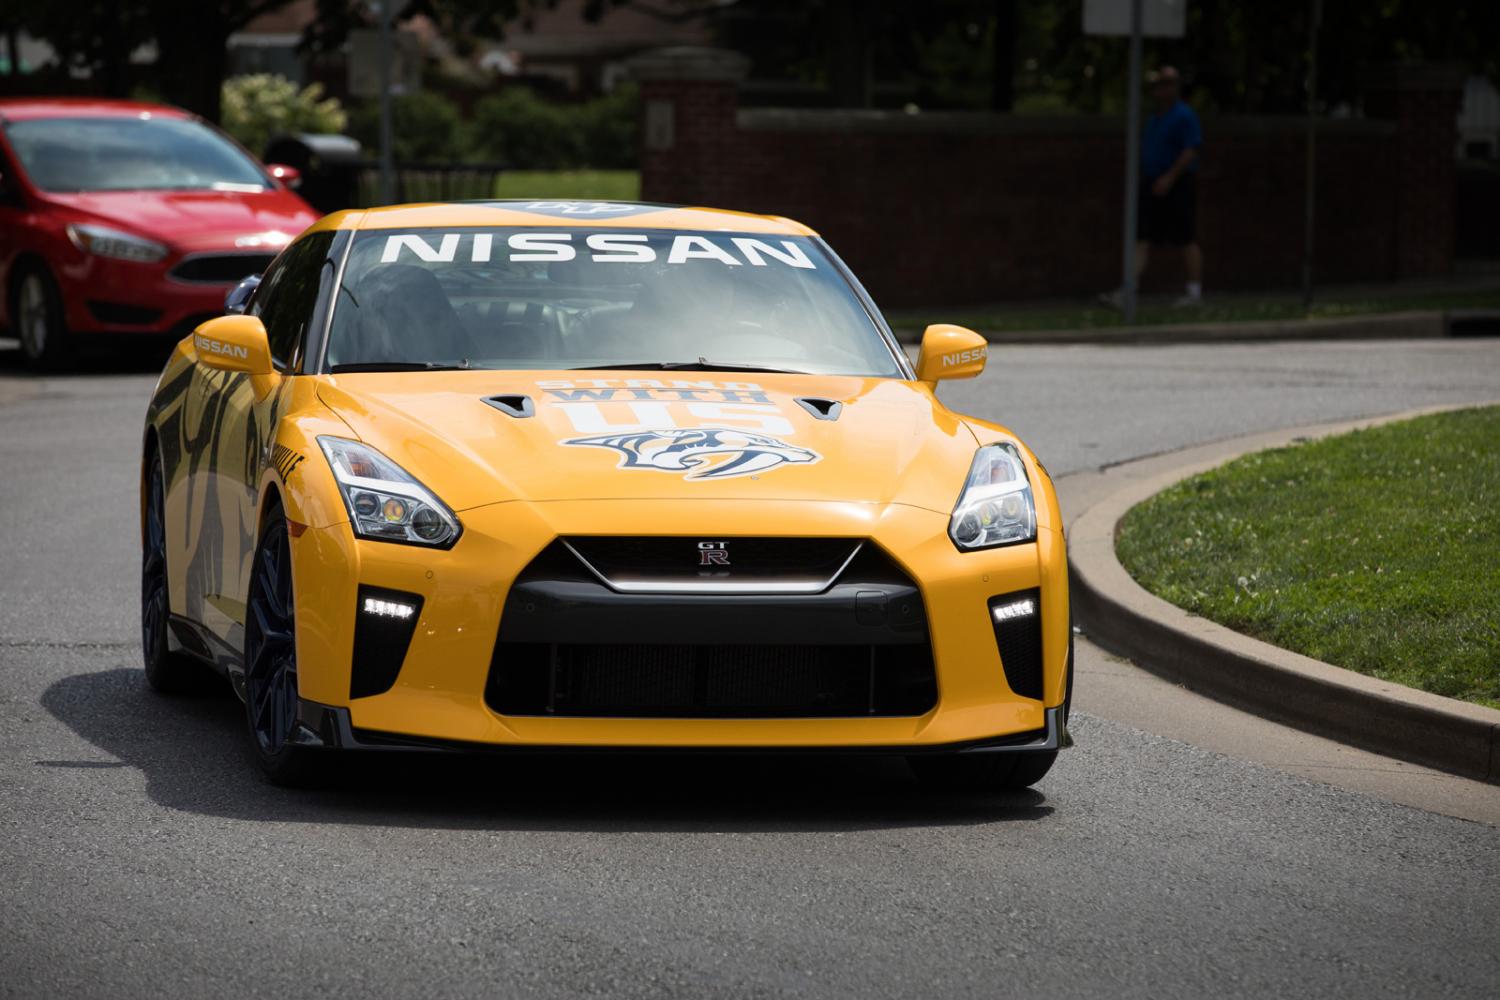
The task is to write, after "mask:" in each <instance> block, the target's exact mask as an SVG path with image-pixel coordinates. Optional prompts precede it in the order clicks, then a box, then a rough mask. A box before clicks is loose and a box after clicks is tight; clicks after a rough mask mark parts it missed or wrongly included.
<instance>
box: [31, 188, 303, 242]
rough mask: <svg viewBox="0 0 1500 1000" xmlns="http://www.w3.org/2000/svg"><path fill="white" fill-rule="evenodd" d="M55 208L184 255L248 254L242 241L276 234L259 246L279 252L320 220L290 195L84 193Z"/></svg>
mask: <svg viewBox="0 0 1500 1000" xmlns="http://www.w3.org/2000/svg"><path fill="white" fill-rule="evenodd" d="M47 199H48V200H49V201H51V202H53V203H54V204H57V205H62V206H66V207H68V208H71V209H74V210H76V211H79V212H84V213H87V214H89V215H91V216H94V217H95V218H97V219H98V220H99V222H100V223H101V224H103V225H114V226H118V227H120V228H121V229H124V230H126V231H128V232H132V233H138V234H140V235H141V236H145V237H148V238H150V239H154V240H160V241H161V242H163V243H166V244H167V245H169V246H171V247H173V248H175V249H178V250H182V251H187V252H191V251H200V250H236V249H238V250H247V249H255V248H256V246H255V244H253V243H250V242H237V241H246V240H249V239H252V238H255V237H262V238H264V237H266V236H267V235H268V234H272V233H280V234H282V235H283V236H285V239H279V240H278V239H276V238H271V239H269V240H265V241H263V242H262V243H261V246H263V247H264V248H265V249H267V250H280V249H281V247H282V246H284V245H285V244H286V243H287V241H289V240H291V239H292V238H293V237H295V236H296V235H297V234H298V233H300V232H302V230H304V229H306V228H307V227H308V226H310V225H312V224H313V223H314V222H316V221H317V219H318V214H317V213H316V212H314V211H313V210H312V209H311V208H310V207H308V204H307V202H305V201H303V200H302V199H301V198H299V197H297V196H296V195H295V194H292V193H291V192H290V191H256V192H249V193H247V192H239V191H87V192H80V193H76V194H49V195H48V196H47Z"/></svg>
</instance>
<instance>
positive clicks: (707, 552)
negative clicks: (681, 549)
mask: <svg viewBox="0 0 1500 1000" xmlns="http://www.w3.org/2000/svg"><path fill="white" fill-rule="evenodd" d="M698 565H699V566H728V565H729V546H728V545H727V544H726V543H724V542H699V543H698Z"/></svg>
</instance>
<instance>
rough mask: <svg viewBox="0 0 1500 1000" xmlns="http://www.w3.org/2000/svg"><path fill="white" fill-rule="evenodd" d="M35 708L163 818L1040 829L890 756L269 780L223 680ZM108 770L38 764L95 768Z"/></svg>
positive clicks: (102, 689)
mask: <svg viewBox="0 0 1500 1000" xmlns="http://www.w3.org/2000/svg"><path fill="white" fill-rule="evenodd" d="M41 700H42V705H43V707H45V708H46V709H47V711H48V712H50V713H51V714H52V715H53V716H54V717H56V718H57V719H58V720H60V721H61V722H63V723H64V724H66V725H67V726H68V727H69V728H71V729H72V730H73V731H74V732H76V733H77V734H78V735H79V736H81V737H83V738H84V739H86V740H88V741H89V742H90V743H92V744H93V745H94V746H96V747H98V748H99V749H100V750H102V751H103V752H104V753H106V754H108V755H110V756H112V757H115V758H117V760H118V761H119V762H121V763H122V764H123V765H126V766H130V767H137V768H140V770H141V771H142V772H144V774H145V776H146V789H147V794H149V795H150V797H151V799H152V800H153V801H154V802H156V803H157V804H159V805H162V806H166V807H168V808H172V809H182V810H186V811H189V812H195V813H203V814H206V815H213V816H225V817H229V818H233V819H247V820H273V821H282V822H314V823H348V824H357V825H365V824H368V825H379V826H420V827H435V828H450V829H515V830H570V831H574V830H583V831H599V832H638V831H684V832H757V831H801V830H811V831H823V830H826V831H839V830H854V829H869V828H877V829H878V828H891V827H907V826H962V825H974V824H983V823H994V822H1003V821H1011V820H1038V819H1044V818H1045V817H1047V816H1049V815H1050V814H1051V813H1052V807H1051V806H1049V805H1046V804H1045V803H1046V797H1045V796H1044V795H1042V794H1041V793H1040V792H1037V791H1034V790H1030V791H1025V792H1017V793H1011V794H1005V795H973V796H966V795H955V794H951V793H937V792H932V791H929V790H927V789H924V788H923V787H922V786H920V785H918V784H917V783H916V782H915V781H914V780H913V779H912V778H911V776H910V773H909V772H908V771H907V769H906V766H905V764H904V763H903V762H902V761H901V760H899V759H897V758H891V757H874V756H847V757H820V756H778V755H766V756H746V755H734V756H727V755H726V756H705V755H683V756H675V755H655V756H634V757H627V756H612V755H611V756H600V755H589V756H577V757H574V756H551V755H514V756H500V755H496V756H472V757H469V756H459V755H454V756H446V755H445V756H441V757H438V756H425V755H404V754H379V755H374V754H372V755H368V756H364V755H360V756H358V757H356V758H353V759H349V760H347V761H338V762H337V763H338V765H339V766H337V767H336V768H334V769H333V770H332V772H331V773H330V775H329V776H328V780H327V781H326V782H325V783H324V785H323V787H320V788H317V789H312V790H290V789H283V788H276V787H274V786H272V785H269V784H267V783H266V782H265V781H264V780H263V779H262V778H261V777H260V774H259V772H258V770H257V769H256V766H255V763H254V760H253V759H252V758H251V756H250V750H249V747H248V744H247V737H246V736H245V733H244V716H243V709H242V708H241V706H240V703H239V701H238V700H237V699H236V698H235V697H234V695H233V694H232V693H231V692H230V691H229V689H228V687H227V685H222V684H220V685H219V686H218V687H217V688H216V689H215V690H214V691H213V692H212V693H209V694H205V695H204V696H202V697H197V698H166V697H162V696H160V695H157V694H155V693H153V692H152V691H151V690H150V689H149V688H148V687H147V686H146V680H145V675H144V673H143V672H142V671H141V670H139V669H136V668H127V667H120V668H117V669H113V670H104V671H100V672H98V673H92V674H77V675H74V676H72V677H68V678H65V679H63V680H60V681H58V682H56V683H55V684H53V685H52V686H51V687H49V688H47V690H46V691H45V692H43V694H42V699H41ZM111 763H112V762H100V761H59V760H48V761H37V762H36V765H37V766H43V767H52V768H67V767H77V768H80V769H96V768H99V767H108V766H110V764H111Z"/></svg>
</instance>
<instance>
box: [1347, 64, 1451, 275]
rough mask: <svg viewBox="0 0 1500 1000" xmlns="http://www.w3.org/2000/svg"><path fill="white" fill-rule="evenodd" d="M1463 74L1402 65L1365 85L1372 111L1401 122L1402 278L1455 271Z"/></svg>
mask: <svg viewBox="0 0 1500 1000" xmlns="http://www.w3.org/2000/svg"><path fill="white" fill-rule="evenodd" d="M1462 94H1463V76H1462V74H1461V73H1459V72H1457V71H1455V70H1453V69H1451V68H1449V67H1443V66H1395V67H1389V68H1386V69H1384V70H1382V71H1380V72H1379V73H1377V74H1375V75H1374V76H1372V77H1371V78H1370V79H1369V80H1368V81H1367V84H1366V95H1365V112H1366V113H1367V114H1369V115H1370V116H1371V117H1372V118H1386V119H1393V120H1394V121H1395V123H1396V139H1395V146H1396V148H1395V154H1396V190H1395V210H1396V276H1397V277H1398V278H1408V277H1416V276H1419V275H1428V274H1446V273H1448V272H1449V271H1451V270H1452V269H1453V240H1454V219H1453V214H1454V196H1455V185H1456V183H1457V180H1456V174H1455V168H1454V157H1455V155H1456V153H1455V150H1456V149H1457V143H1458V107H1459V102H1460V100H1461V98H1462Z"/></svg>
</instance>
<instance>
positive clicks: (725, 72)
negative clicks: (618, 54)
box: [625, 45, 750, 83]
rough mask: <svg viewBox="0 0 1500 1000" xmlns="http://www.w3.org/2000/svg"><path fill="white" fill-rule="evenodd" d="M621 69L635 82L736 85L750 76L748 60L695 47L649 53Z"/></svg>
mask: <svg viewBox="0 0 1500 1000" xmlns="http://www.w3.org/2000/svg"><path fill="white" fill-rule="evenodd" d="M625 65H626V67H627V68H628V69H629V70H630V75H631V76H632V77H633V78H634V79H636V80H697V81H703V82H713V83H739V82H740V81H741V80H743V79H744V78H745V77H746V76H747V75H748V74H749V72H750V60H749V59H748V58H747V57H745V56H743V55H741V54H740V53H738V52H733V51H730V50H729V49H715V48H708V47H706V46H699V45H678V46H673V47H671V48H665V49H652V50H650V51H649V52H642V53H641V54H640V55H638V56H635V57H634V58H632V59H630V60H628V61H627V62H626V64H625Z"/></svg>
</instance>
